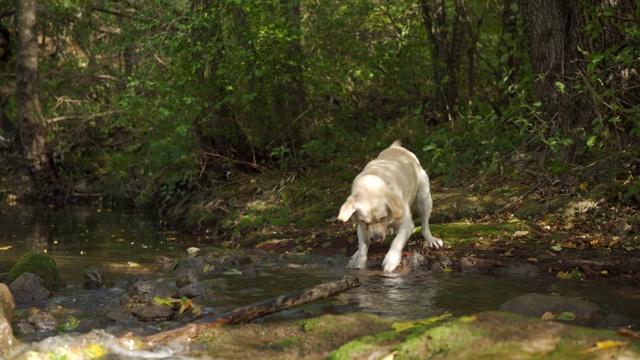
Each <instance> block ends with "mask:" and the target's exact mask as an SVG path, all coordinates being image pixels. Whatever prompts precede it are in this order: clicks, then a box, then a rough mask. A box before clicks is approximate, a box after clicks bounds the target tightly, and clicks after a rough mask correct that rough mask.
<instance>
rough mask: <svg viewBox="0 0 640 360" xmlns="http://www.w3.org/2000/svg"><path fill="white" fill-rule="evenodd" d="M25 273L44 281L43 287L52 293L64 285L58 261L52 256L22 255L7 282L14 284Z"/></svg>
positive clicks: (32, 253) (31, 253)
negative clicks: (59, 272)
mask: <svg viewBox="0 0 640 360" xmlns="http://www.w3.org/2000/svg"><path fill="white" fill-rule="evenodd" d="M23 273H32V274H35V275H37V276H39V277H40V279H42V285H43V286H44V287H45V288H47V289H48V290H50V291H57V290H58V288H59V287H60V286H61V285H62V284H63V282H62V280H61V279H60V275H59V274H58V267H57V265H56V261H55V260H54V259H53V257H52V256H51V255H49V254H45V253H43V252H40V251H29V252H27V253H26V254H24V255H22V256H21V257H20V259H18V261H17V262H16V264H15V265H14V266H13V268H11V271H9V276H8V278H7V282H8V283H11V282H13V281H14V280H16V279H17V278H18V277H19V276H20V275H22V274H23Z"/></svg>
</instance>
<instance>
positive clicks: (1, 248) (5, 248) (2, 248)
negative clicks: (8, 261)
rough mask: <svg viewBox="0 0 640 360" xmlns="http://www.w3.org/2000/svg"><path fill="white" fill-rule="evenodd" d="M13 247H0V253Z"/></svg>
mask: <svg viewBox="0 0 640 360" xmlns="http://www.w3.org/2000/svg"><path fill="white" fill-rule="evenodd" d="M12 247H13V246H11V245H7V246H0V251H7V250H9V249H11V248H12Z"/></svg>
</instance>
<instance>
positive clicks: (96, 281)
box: [82, 269, 112, 289]
mask: <svg viewBox="0 0 640 360" xmlns="http://www.w3.org/2000/svg"><path fill="white" fill-rule="evenodd" d="M82 278H83V279H84V282H83V283H82V288H83V289H100V288H103V287H107V286H111V285H112V283H111V282H109V281H108V280H105V278H104V275H103V274H102V272H100V271H98V270H93V269H89V270H85V271H84V273H82Z"/></svg>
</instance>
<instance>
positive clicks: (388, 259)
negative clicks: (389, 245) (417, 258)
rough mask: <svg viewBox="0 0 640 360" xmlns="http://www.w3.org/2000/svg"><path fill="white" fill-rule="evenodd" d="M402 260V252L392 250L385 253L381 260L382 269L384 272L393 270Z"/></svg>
mask: <svg viewBox="0 0 640 360" xmlns="http://www.w3.org/2000/svg"><path fill="white" fill-rule="evenodd" d="M400 261H402V253H397V252H392V251H390V252H389V253H387V256H385V257H384V260H382V270H384V272H388V273H390V272H393V271H394V270H395V269H396V268H397V267H398V265H400Z"/></svg>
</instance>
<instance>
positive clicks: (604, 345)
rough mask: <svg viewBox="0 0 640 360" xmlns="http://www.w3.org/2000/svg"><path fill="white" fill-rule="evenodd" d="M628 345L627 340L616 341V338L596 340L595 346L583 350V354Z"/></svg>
mask: <svg viewBox="0 0 640 360" xmlns="http://www.w3.org/2000/svg"><path fill="white" fill-rule="evenodd" d="M627 345H629V342H628V341H618V340H604V341H598V342H596V346H594V347H591V348H589V349H587V350H585V351H583V352H582V353H583V354H588V353H592V352H595V351H598V350H609V349H615V348H619V347H623V346H627Z"/></svg>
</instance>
